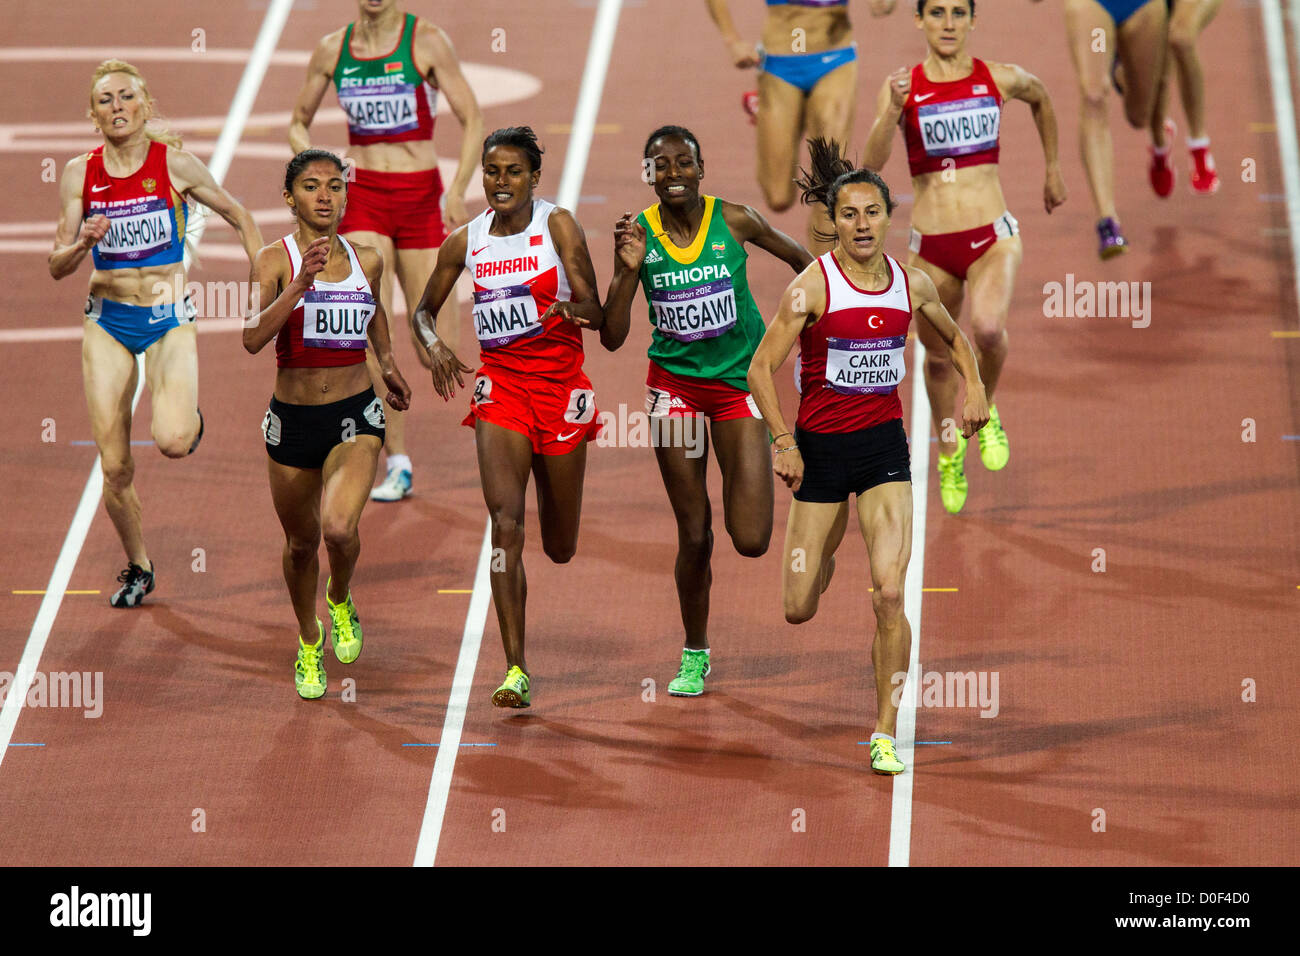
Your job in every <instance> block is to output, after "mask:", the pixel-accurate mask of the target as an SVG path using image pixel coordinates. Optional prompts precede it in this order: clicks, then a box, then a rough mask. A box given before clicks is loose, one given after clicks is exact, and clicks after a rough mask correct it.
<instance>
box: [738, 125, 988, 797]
mask: <svg viewBox="0 0 1300 956" xmlns="http://www.w3.org/2000/svg"><path fill="white" fill-rule="evenodd" d="M808 145H809V149H810V152H811V156H812V172H810V173H808V174H806V175H805V177H804V179H803V180H802V181H801V182H800V183H799V186H800V188H801V189H802V190H803V193H804V197H805V201H811V202H819V203H822V204H824V205H825V206H826V208H827V209H828V210H830V211H831V217H832V219H831V221H832V223H833V224H834V227H835V233H834V235H833V236H828V237H827V238H828V240H829V239H831V238H833V239H834V240H835V245H834V248H832V249H831V251H830V252H828V253H826V254H825V255H823V256H821V258H819V259H818V260H817V261H816V262H815V263H814V264H813V265H810V266H809V267H808V268H806V269H804V270H803V272H802V273H800V274H799V277H798V278H796V279H795V280H794V281H793V282H792V283H790V285H789V287H788V288H787V289H786V291H785V295H784V296H783V297H782V299H781V307H780V309H779V310H778V311H777V314H776V317H775V318H774V319H773V320H772V324H771V325H770V326H768V329H767V334H766V335H764V336H763V341H762V342H761V343H759V346H758V351H757V352H755V353H754V360H753V362H751V363H750V366H749V384H750V387H751V388H752V390H753V395H754V400H755V401H756V402H757V403H758V407H759V409H760V410H761V411H762V413H763V418H764V420H766V422H767V427H768V429H769V430H770V432H771V433H772V436H773V444H774V446H775V457H774V461H773V469H774V471H775V472H776V474H777V476H778V477H779V478H781V479H782V480H783V481H784V482H785V483H786V486H787V487H789V488H790V489H791V490H792V491H793V493H794V500H793V501H792V502H791V503H790V517H789V521H788V522H787V524H786V538H785V548H786V553H785V555H783V556H782V561H781V564H782V599H783V603H784V605H785V618H786V620H787V621H789V622H790V623H791V624H802V623H803V622H805V621H808V620H810V619H811V618H812V617H813V615H815V614H816V613H817V606H818V603H819V602H820V598H821V593H822V592H823V591H825V590H826V587H827V586H828V585H829V584H830V580H831V575H832V574H833V573H834V570H835V551H836V549H837V548H838V547H839V545H840V542H841V541H842V539H843V537H844V532H845V529H846V528H847V526H848V516H849V508H848V502H849V498H850V497H852V496H856V498H857V501H856V503H855V504H856V507H857V512H858V515H857V517H858V526H859V527H860V528H861V529H862V536H863V539H864V540H865V542H866V545H867V552H868V555H869V557H870V566H871V585H872V592H871V605H872V609H873V610H874V611H875V616H876V635H875V642H876V644H875V646H874V647H873V648H872V652H871V659H872V661H873V663H874V665H875V672H876V673H875V677H876V726H875V730H874V731H873V732H872V734H871V769H872V770H873V771H875V772H876V773H882V774H897V773H902V772H903V770H904V764H903V761H902V760H901V759H900V758H899V755H898V753H897V751H896V750H895V740H894V729H895V724H896V721H897V717H898V703H897V702H898V700H899V697H898V691H899V684H898V677H899V675H904V676H905V675H906V674H907V669H908V660H909V658H910V655H911V641H912V632H911V627H910V625H909V624H908V623H907V618H906V616H905V615H904V613H903V586H904V582H905V579H906V576H907V563H908V560H909V558H910V557H911V553H912V482H911V466H910V463H909V459H908V447H907V435H906V433H905V432H904V431H903V409H902V405H901V403H900V402H899V398H898V386H899V385H900V384H901V383H902V381H903V378H904V376H905V375H906V374H907V365H906V359H907V355H906V349H907V330H908V326H909V325H910V324H911V321H912V317H913V316H917V317H918V318H919V319H920V321H919V322H918V325H919V326H920V327H922V328H925V327H928V328H929V329H930V331H931V333H932V334H933V335H934V336H935V337H936V338H938V339H939V340H940V341H941V342H942V343H943V349H944V358H945V359H947V360H948V361H949V362H951V363H952V364H953V366H954V367H955V368H956V369H957V371H958V373H959V374H960V375H961V376H962V377H963V378H964V379H965V380H966V402H965V406H964V407H963V409H962V431H963V433H964V434H965V435H966V436H967V437H969V436H970V435H973V434H975V432H977V431H978V430H979V429H980V428H982V427H984V425H985V423H986V422H987V421H988V403H987V400H986V398H985V394H984V385H983V383H982V382H981V381H980V373H979V367H978V365H977V364H976V361H975V354H974V352H973V351H972V350H971V346H970V343H969V342H967V341H966V337H965V336H964V335H962V333H961V330H960V329H958V328H957V324H956V323H955V322H953V320H952V317H951V316H950V315H949V314H948V310H947V309H945V308H944V305H943V301H942V300H941V299H940V297H939V293H938V291H937V290H936V289H935V286H934V282H932V281H931V280H930V277H929V276H928V275H926V273H925V272H924V271H922V270H921V269H918V268H916V267H914V266H904V265H903V264H902V263H900V262H898V261H897V260H896V259H893V258H890V257H889V256H887V255H885V253H884V246H885V240H886V237H887V235H888V232H889V222H890V214H891V213H892V212H893V209H894V201H893V199H892V198H891V197H890V195H889V187H888V186H887V185H885V182H884V180H882V179H881V178H880V176H879V175H877V174H876V173H874V172H871V171H869V170H866V169H857V168H855V167H854V166H853V164H851V163H849V162H848V161H847V160H845V159H844V158H843V156H842V155H841V153H840V148H839V145H838V144H836V143H835V142H833V141H832V142H827V141H826V140H823V139H815V140H813V141H812V142H810V143H809V144H808ZM796 341H797V342H799V345H800V351H801V355H800V362H801V371H802V375H801V379H802V385H803V391H802V392H801V394H800V398H799V414H798V418H797V420H796V422H795V427H794V433H793V434H791V432H790V430H789V429H788V428H787V427H786V424H785V423H786V419H785V415H784V412H783V411H782V409H781V401H780V399H779V397H778V396H777V393H776V386H775V385H774V384H773V375H774V374H775V372H776V370H777V369H778V368H780V367H781V365H782V364H783V363H784V362H785V360H786V358H787V357H788V356H789V354H790V350H791V349H792V348H793V347H794V344H795V342H796ZM921 440H922V441H924V439H921ZM905 755H906V754H904V756H905Z"/></svg>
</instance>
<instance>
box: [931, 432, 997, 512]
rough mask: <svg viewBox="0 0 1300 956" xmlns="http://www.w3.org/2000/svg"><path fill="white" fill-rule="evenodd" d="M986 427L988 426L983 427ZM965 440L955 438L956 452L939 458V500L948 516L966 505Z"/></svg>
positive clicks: (959, 436)
mask: <svg viewBox="0 0 1300 956" xmlns="http://www.w3.org/2000/svg"><path fill="white" fill-rule="evenodd" d="M985 427H988V426H985ZM965 467H966V439H965V438H963V437H962V436H961V435H958V436H957V451H956V452H955V453H954V454H952V455H940V456H939V498H940V500H941V501H943V506H944V508H945V509H946V510H947V512H948V514H950V515H955V514H956V513H957V512H959V511H961V509H962V505H964V504H966V471H965Z"/></svg>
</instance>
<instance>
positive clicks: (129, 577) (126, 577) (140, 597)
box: [108, 564, 153, 607]
mask: <svg viewBox="0 0 1300 956" xmlns="http://www.w3.org/2000/svg"><path fill="white" fill-rule="evenodd" d="M117 579H118V580H119V581H121V582H122V587H121V588H119V589H118V592H117V593H116V594H114V595H113V596H112V597H111V598H109V600H108V603H109V604H111V605H113V607H139V606H140V605H141V604H142V603H143V602H144V596H145V595H146V594H149V593H151V592H152V591H153V572H152V571H146V570H145V569H144V568H142V567H140V565H138V564H128V565H127V566H126V570H125V571H123V572H122V573H121V574H119V575H118V576H117Z"/></svg>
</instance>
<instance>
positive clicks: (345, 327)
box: [302, 289, 375, 349]
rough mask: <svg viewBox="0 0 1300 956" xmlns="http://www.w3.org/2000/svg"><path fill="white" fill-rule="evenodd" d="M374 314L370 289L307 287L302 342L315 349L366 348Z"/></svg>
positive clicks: (303, 307) (303, 305)
mask: <svg viewBox="0 0 1300 956" xmlns="http://www.w3.org/2000/svg"><path fill="white" fill-rule="evenodd" d="M374 314H375V300H374V297H373V296H372V295H371V294H370V293H369V292H367V291H363V290H358V291H356V292H350V291H347V290H336V289H308V290H307V293H306V295H304V296H303V297H302V344H303V345H305V346H307V347H308V348H314V349H364V348H365V347H366V326H367V325H369V324H370V318H371V316H373V315H374Z"/></svg>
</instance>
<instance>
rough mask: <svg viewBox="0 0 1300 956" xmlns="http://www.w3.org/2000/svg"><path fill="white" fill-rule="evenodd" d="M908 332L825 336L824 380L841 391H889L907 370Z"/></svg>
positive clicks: (855, 392) (841, 392)
mask: <svg viewBox="0 0 1300 956" xmlns="http://www.w3.org/2000/svg"><path fill="white" fill-rule="evenodd" d="M906 349H907V336H906V335H895V336H891V337H889V338H882V339H837V338H828V339H827V340H826V384H827V385H829V386H830V387H831V388H833V389H835V391H837V392H839V393H840V394H841V395H888V394H890V393H891V392H893V391H894V389H896V388H898V383H899V382H901V381H902V380H903V376H904V375H905V374H906V372H907V370H906V369H905V368H904V367H903V353H904V352H905V351H906Z"/></svg>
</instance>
